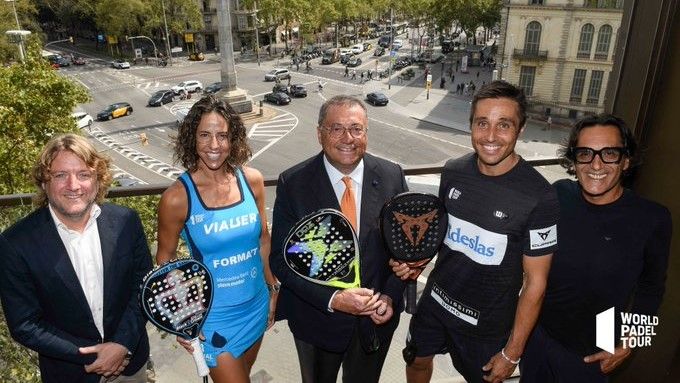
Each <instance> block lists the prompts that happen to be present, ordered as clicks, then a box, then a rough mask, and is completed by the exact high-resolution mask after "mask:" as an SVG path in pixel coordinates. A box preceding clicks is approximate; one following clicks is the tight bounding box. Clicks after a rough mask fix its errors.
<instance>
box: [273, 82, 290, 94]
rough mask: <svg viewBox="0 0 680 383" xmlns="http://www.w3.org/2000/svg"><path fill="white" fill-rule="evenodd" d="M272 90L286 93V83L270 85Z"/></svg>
mask: <svg viewBox="0 0 680 383" xmlns="http://www.w3.org/2000/svg"><path fill="white" fill-rule="evenodd" d="M272 92H274V93H276V92H283V93H288V85H286V84H275V85H274V87H272Z"/></svg>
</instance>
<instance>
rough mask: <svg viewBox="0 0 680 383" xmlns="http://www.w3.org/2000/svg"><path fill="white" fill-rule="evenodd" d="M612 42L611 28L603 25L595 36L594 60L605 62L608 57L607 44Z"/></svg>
mask: <svg viewBox="0 0 680 383" xmlns="http://www.w3.org/2000/svg"><path fill="white" fill-rule="evenodd" d="M611 40H612V27H611V26H610V25H607V24H605V25H603V26H601V27H600V31H599V33H598V34H597V45H595V60H606V59H607V56H608V55H609V43H610V42H611Z"/></svg>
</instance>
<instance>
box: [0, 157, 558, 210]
mask: <svg viewBox="0 0 680 383" xmlns="http://www.w3.org/2000/svg"><path fill="white" fill-rule="evenodd" d="M527 162H528V163H529V165H531V166H534V167H536V166H551V165H559V164H560V160H559V159H558V158H547V159H542V160H527ZM442 169H443V166H416V167H406V168H404V173H405V174H406V175H407V176H419V175H427V174H441V172H442ZM276 181H277V177H275V176H268V177H265V180H264V186H265V187H275V186H276ZM170 183H171V181H169V182H167V183H162V184H152V185H136V186H125V187H113V188H111V189H109V192H108V193H107V194H106V197H107V198H121V197H139V196H145V195H160V194H161V193H163V192H164V191H165V189H167V188H168V187H169V186H170ZM33 196H34V193H20V194H8V195H0V208H3V207H14V206H26V205H30V204H31V201H32V198H33Z"/></svg>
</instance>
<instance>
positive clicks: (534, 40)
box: [524, 21, 541, 55]
mask: <svg viewBox="0 0 680 383" xmlns="http://www.w3.org/2000/svg"><path fill="white" fill-rule="evenodd" d="M540 43H541V24H540V23H539V22H538V21H532V22H530V23H529V25H527V31H526V37H525V38H524V54H525V55H537V54H538V47H539V45H540Z"/></svg>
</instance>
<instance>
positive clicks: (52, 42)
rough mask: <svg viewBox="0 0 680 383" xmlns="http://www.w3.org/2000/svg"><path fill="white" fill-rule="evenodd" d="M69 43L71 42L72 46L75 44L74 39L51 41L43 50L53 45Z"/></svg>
mask: <svg viewBox="0 0 680 383" xmlns="http://www.w3.org/2000/svg"><path fill="white" fill-rule="evenodd" d="M67 41H68V42H70V43H71V44H73V37H69V38H68V39H63V40H55V41H50V42H49V43H47V44H45V46H44V47H43V49H45V48H47V47H48V46H50V45H52V44H57V43H65V42H67Z"/></svg>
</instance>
